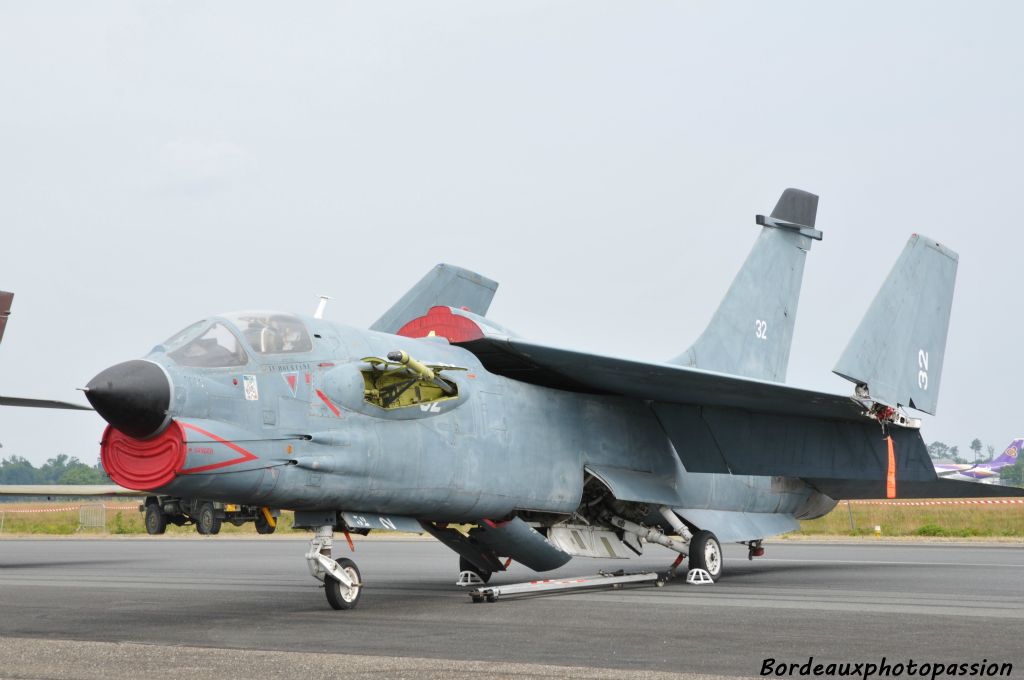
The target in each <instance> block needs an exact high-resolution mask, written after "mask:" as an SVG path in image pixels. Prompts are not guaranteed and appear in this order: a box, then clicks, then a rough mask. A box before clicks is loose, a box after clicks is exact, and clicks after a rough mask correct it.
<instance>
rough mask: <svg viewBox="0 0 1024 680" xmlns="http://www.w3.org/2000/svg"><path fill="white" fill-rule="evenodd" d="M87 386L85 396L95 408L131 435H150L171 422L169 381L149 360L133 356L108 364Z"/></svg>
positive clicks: (142, 437)
mask: <svg viewBox="0 0 1024 680" xmlns="http://www.w3.org/2000/svg"><path fill="white" fill-rule="evenodd" d="M86 388H87V391H86V393H85V397H86V399H88V400H89V403H90V404H92V407H93V408H94V409H96V412H97V413H99V414H100V416H101V417H102V418H103V419H104V420H105V421H107V422H108V423H110V425H111V426H112V427H114V428H115V429H117V430H120V431H121V432H123V433H125V434H127V435H129V436H131V437H135V438H136V439H146V438H147V437H152V436H153V435H156V434H159V433H160V432H161V431H162V430H163V429H164V427H166V425H167V423H168V422H170V417H169V416H168V415H167V410H168V409H169V408H170V406H171V383H170V382H169V381H168V380H167V375H166V374H165V373H164V371H163V369H162V368H160V367H159V366H158V365H156V364H154V363H153V362H151V361H143V360H141V359H133V360H132V361H125V362H124V363H120V364H116V365H114V366H111V367H110V368H108V369H106V370H105V371H103V372H101V373H100V374H99V375H97V376H96V377H95V378H93V379H92V380H90V381H89V384H88V385H86Z"/></svg>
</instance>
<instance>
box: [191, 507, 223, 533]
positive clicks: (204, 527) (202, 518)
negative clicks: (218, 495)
mask: <svg viewBox="0 0 1024 680" xmlns="http://www.w3.org/2000/svg"><path fill="white" fill-rule="evenodd" d="M220 523H221V520H220V517H217V512H216V511H215V510H214V509H213V503H203V504H202V505H201V506H200V507H199V516H198V517H197V518H196V531H198V532H199V533H201V534H202V535H204V536H214V535H216V534H219V533H220Z"/></svg>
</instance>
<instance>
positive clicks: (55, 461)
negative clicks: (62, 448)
mask: <svg viewBox="0 0 1024 680" xmlns="http://www.w3.org/2000/svg"><path fill="white" fill-rule="evenodd" d="M110 483H111V481H110V477H108V476H107V473H105V472H104V471H103V468H102V467H100V464H99V461H97V462H96V464H95V465H88V464H86V463H83V462H82V461H80V460H78V459H77V458H74V457H70V458H69V457H68V456H66V455H65V454H63V453H62V454H59V455H57V456H54V457H53V458H51V459H49V460H48V461H46V462H45V463H43V464H42V465H41V466H40V467H38V468H37V467H35V466H34V465H32V463H30V462H29V461H28V460H27V459H26V458H22V457H21V456H8V457H7V458H3V459H0V484H110Z"/></svg>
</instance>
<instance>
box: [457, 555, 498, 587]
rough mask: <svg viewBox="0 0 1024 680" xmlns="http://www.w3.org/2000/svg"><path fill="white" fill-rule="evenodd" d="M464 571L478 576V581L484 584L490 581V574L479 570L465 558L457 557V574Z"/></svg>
mask: <svg viewBox="0 0 1024 680" xmlns="http://www.w3.org/2000/svg"><path fill="white" fill-rule="evenodd" d="M464 571H471V572H473V573H474V574H476V575H477V576H479V577H480V580H481V581H483V582H484V583H487V582H488V581H490V580H491V572H489V571H486V570H484V569H480V567H478V566H476V565H475V564H473V563H472V562H470V561H469V560H467V559H466V558H465V557H459V573H460V574H461V573H462V572H464Z"/></svg>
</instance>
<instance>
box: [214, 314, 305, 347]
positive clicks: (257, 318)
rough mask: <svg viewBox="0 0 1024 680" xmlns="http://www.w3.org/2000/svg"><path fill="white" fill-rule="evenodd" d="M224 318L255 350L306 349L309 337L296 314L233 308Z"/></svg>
mask: <svg viewBox="0 0 1024 680" xmlns="http://www.w3.org/2000/svg"><path fill="white" fill-rule="evenodd" d="M224 318H226V319H227V320H228V321H230V322H231V323H233V324H234V325H235V326H236V327H237V328H238V330H240V331H242V335H243V336H244V337H245V340H246V342H248V343H249V346H250V347H252V349H253V351H254V352H256V353H257V354H292V353H295V352H309V351H311V350H312V349H313V341H312V340H311V339H310V337H309V332H308V331H307V330H306V327H305V326H304V325H303V324H302V322H301V321H299V318H298V317H296V316H292V315H290V314H280V313H277V312H235V313H233V314H225V315H224Z"/></svg>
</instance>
